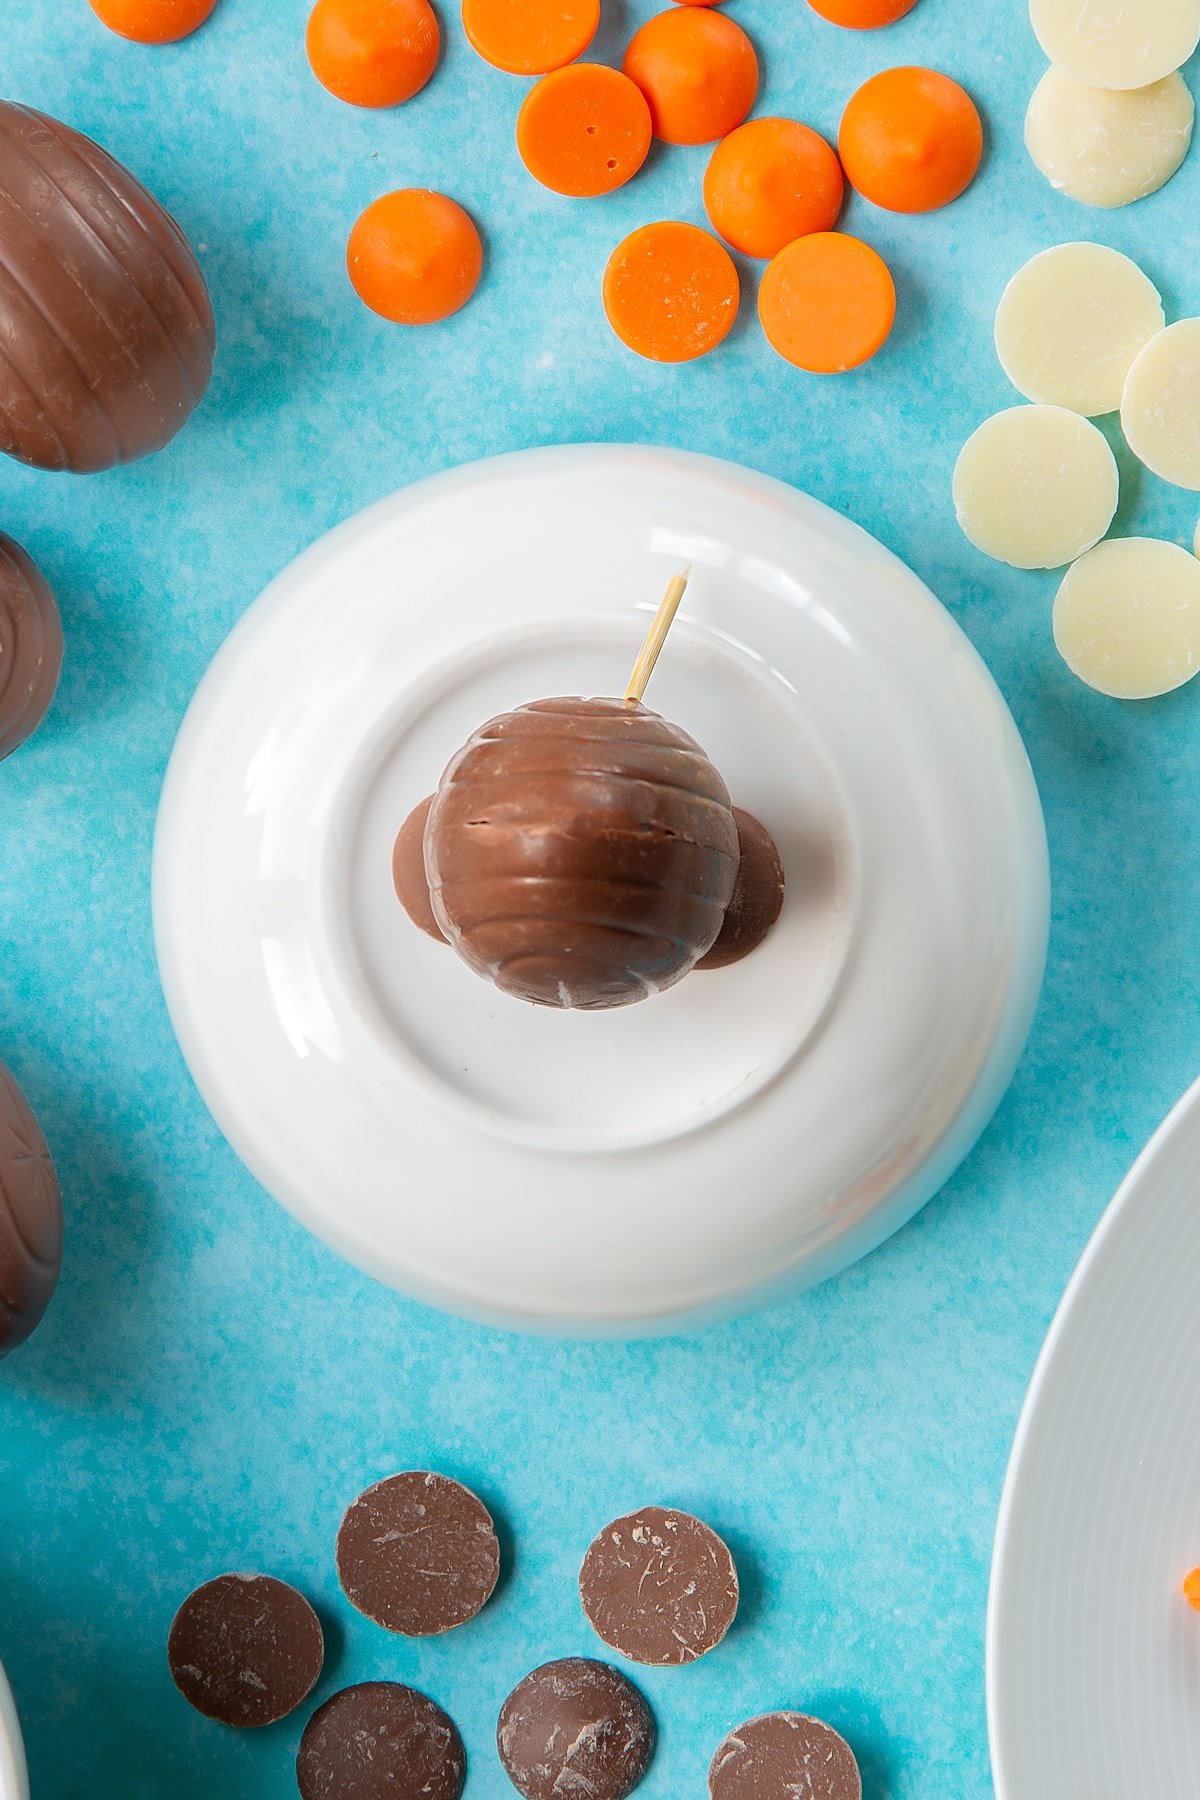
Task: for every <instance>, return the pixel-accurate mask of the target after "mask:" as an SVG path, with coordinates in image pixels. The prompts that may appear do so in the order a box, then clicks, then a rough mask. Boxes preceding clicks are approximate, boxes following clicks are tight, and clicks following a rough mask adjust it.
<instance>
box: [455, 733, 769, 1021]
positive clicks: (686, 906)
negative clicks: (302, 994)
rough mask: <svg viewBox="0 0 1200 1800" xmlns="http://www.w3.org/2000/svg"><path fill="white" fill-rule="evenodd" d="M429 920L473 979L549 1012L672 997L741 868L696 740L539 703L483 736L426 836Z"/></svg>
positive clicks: (459, 759) (461, 758)
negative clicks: (662, 994)
mask: <svg viewBox="0 0 1200 1800" xmlns="http://www.w3.org/2000/svg"><path fill="white" fill-rule="evenodd" d="M425 867H426V872H427V874H428V876H429V891H430V899H431V902H432V905H433V911H434V916H435V917H436V919H437V922H438V924H439V926H440V927H441V929H442V931H443V932H444V933H445V935H446V938H447V939H448V940H449V942H450V943H451V944H452V945H453V947H454V949H455V950H457V952H458V954H459V955H460V956H461V957H462V958H463V960H464V961H465V962H467V963H469V964H470V966H471V968H472V969H474V970H475V971H476V973H477V974H480V975H483V976H485V977H486V978H487V979H488V980H489V981H493V982H495V984H496V986H497V987H498V988H501V989H502V990H503V991H504V992H505V993H507V994H513V995H516V996H517V997H518V998H519V999H522V1000H530V1001H533V1002H535V1003H536V1004H539V1005H542V1006H559V1007H572V1006H573V1007H583V1008H587V1009H591V1010H600V1009H603V1008H607V1007H612V1006H626V1005H628V1004H629V1003H630V1002H631V1001H635V1000H644V999H645V998H646V997H647V996H648V995H649V994H653V993H657V992H659V991H661V990H662V989H663V988H668V987H671V986H673V985H674V983H675V982H677V981H679V980H680V979H681V978H682V977H683V976H684V975H686V974H687V973H688V971H689V969H692V968H694V966H695V964H696V961H697V959H698V958H699V957H701V956H703V955H704V953H705V952H706V951H707V950H708V949H709V948H710V947H711V946H712V944H713V943H714V942H715V940H716V938H717V935H718V933H719V932H720V929H721V925H722V922H723V920H724V917H725V908H726V907H727V905H728V904H729V900H730V897H731V895H732V893H733V888H734V881H735V878H736V876H737V869H738V833H737V825H736V824H735V822H734V817H733V812H732V810H731V807H730V800H729V792H728V789H727V788H726V786H725V783H724V782H723V781H722V779H721V777H720V775H719V774H718V772H717V770H716V769H715V768H714V767H713V765H712V763H711V762H709V760H708V758H707V756H706V755H705V754H704V752H703V750H702V749H701V748H700V746H699V744H697V743H696V741H695V739H694V738H691V737H689V736H688V734H687V733H686V732H685V731H681V730H680V729H679V728H678V726H675V725H671V724H669V723H668V722H667V720H666V719H663V718H661V717H660V716H659V715H658V714H657V713H653V712H649V711H647V709H646V708H645V707H644V706H640V705H638V704H636V703H635V702H631V701H625V700H609V699H601V700H573V699H563V700H538V701H535V702H534V703H533V704H532V705H530V706H523V707H520V708H519V709H518V710H517V711H516V712H511V713H504V714H502V715H501V716H500V717H499V718H497V719H492V720H491V721H490V722H489V723H488V724H487V725H484V726H483V727H481V729H480V730H479V731H477V732H476V733H475V735H474V736H473V737H472V738H471V740H470V742H469V743H468V744H467V745H466V746H465V747H464V748H463V749H462V750H461V751H460V752H459V753H458V755H457V756H456V757H455V758H454V760H453V761H452V762H451V764H450V766H449V768H448V769H447V770H446V772H445V774H444V775H443V777H442V780H441V784H440V786H439V788H438V791H437V795H436V797H435V799H434V803H433V807H432V809H431V811H430V815H429V821H428V824H427V826H426V829H425Z"/></svg>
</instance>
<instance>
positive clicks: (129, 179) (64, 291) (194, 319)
mask: <svg viewBox="0 0 1200 1800" xmlns="http://www.w3.org/2000/svg"><path fill="white" fill-rule="evenodd" d="M0 243H2V244H3V248H4V254H3V257H2V258H0V450H5V451H7V452H8V454H9V455H10V456H15V457H17V458H19V460H20V461H21V462H25V463H32V464H33V465H34V466H35V467H36V468H39V469H72V470H74V471H75V472H76V473H81V472H84V471H88V470H95V469H107V468H110V467H111V466H112V465H113V464H114V463H123V462H129V461H131V460H132V459H133V458H134V457H137V456H145V455H147V454H148V453H149V452H150V451H152V450H157V449H160V448H161V447H162V445H164V444H165V443H167V442H168V441H169V439H171V438H173V437H174V436H175V433H176V432H177V431H178V430H179V429H180V428H181V426H183V425H184V424H185V423H186V421H187V419H188V418H189V416H190V415H191V413H192V411H193V410H194V408H195V407H196V405H197V404H198V402H199V400H200V398H201V396H202V394H203V393H204V390H205V388H206V387H207V386H208V381H209V376H210V374H211V372H212V359H213V344H214V330H213V314H212V307H211V305H210V303H209V297H208V290H207V288H206V287H205V284H204V277H203V276H202V275H201V273H200V270H199V268H198V267H197V265H196V259H195V257H194V256H193V255H192V253H191V250H190V249H189V248H188V245H187V242H186V240H185V238H184V236H183V233H182V232H181V231H180V229H179V227H178V225H176V223H175V221H174V219H172V218H171V217H170V215H169V214H168V213H166V212H164V210H163V208H162V207H161V206H160V205H159V204H158V202H157V201H156V200H155V199H154V198H153V197H152V196H151V195H150V194H148V193H147V192H146V189H145V188H144V187H143V186H142V184H141V182H140V181H137V180H135V179H134V177H133V176H132V175H131V174H130V173H129V171H128V169H123V168H122V167H121V165H120V163H118V162H114V160H113V158H112V157H111V156H108V155H107V154H106V153H105V152H104V151H103V150H101V149H100V147H99V146H98V145H97V144H93V143H92V142H91V140H90V139H89V138H85V137H83V136H81V135H80V133H79V132H77V131H72V130H71V128H70V127H69V126H67V125H62V124H60V123H59V122H58V120H57V119H51V118H47V117H46V115H45V114H44V113H39V112H34V111H33V109H32V108H31V107H27V106H17V105H13V104H11V103H10V102H8V101H0Z"/></svg>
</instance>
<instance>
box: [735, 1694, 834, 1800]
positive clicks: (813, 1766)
mask: <svg viewBox="0 0 1200 1800" xmlns="http://www.w3.org/2000/svg"><path fill="white" fill-rule="evenodd" d="M708 1791H709V1794H710V1795H711V1797H712V1800H798V1797H799V1796H801V1795H803V1800H862V1777H861V1776H860V1775H859V1772H858V1764H857V1762H856V1761H855V1760H854V1752H853V1751H852V1750H851V1748H850V1746H849V1744H848V1743H847V1742H846V1740H845V1738H843V1737H839V1736H838V1734H837V1732H836V1731H835V1730H834V1729H833V1727H832V1726H831V1725H825V1724H823V1723H822V1721H821V1720H820V1719H810V1718H808V1717H806V1715H805V1714H804V1713H794V1712H777V1713H764V1714H763V1716H762V1717H761V1718H758V1719H750V1720H748V1721H747V1723H746V1724H745V1725H739V1726H738V1728H737V1730H736V1731H731V1732H730V1734H729V1736H728V1737H727V1738H726V1739H725V1742H724V1743H723V1744H722V1745H721V1747H720V1749H719V1750H718V1751H717V1754H716V1755H715V1756H714V1757H713V1759H712V1765H711V1767H710V1768H709V1771H708Z"/></svg>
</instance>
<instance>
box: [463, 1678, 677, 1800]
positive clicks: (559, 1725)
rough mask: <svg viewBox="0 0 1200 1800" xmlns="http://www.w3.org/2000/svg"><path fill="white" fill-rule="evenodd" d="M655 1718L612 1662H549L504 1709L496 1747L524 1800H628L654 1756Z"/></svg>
mask: <svg viewBox="0 0 1200 1800" xmlns="http://www.w3.org/2000/svg"><path fill="white" fill-rule="evenodd" d="M655 1735H656V1734H655V1728H654V1716H653V1714H652V1713H651V1711H650V1708H649V1706H648V1705H647V1704H646V1702H645V1700H644V1699H643V1697H642V1695H641V1694H640V1693H639V1692H638V1690H637V1688H635V1687H634V1685H633V1683H632V1682H631V1681H627V1680H626V1679H625V1677H624V1675H621V1674H618V1672H617V1670H616V1669H612V1668H610V1667H609V1666H608V1664H607V1663H601V1662H592V1661H590V1660H588V1659H587V1658H585V1657H579V1656H569V1657H565V1658H564V1659H563V1660H562V1661H561V1662H551V1663H543V1665H542V1667H541V1668H540V1669H535V1670H534V1671H533V1673H532V1675H527V1676H526V1677H525V1679H524V1681H522V1682H521V1683H520V1685H519V1686H518V1687H515V1688H514V1689H513V1691H512V1693H511V1694H510V1695H509V1696H508V1699H507V1700H506V1701H505V1702H504V1707H503V1710H502V1711H501V1714H500V1723H499V1726H498V1727H497V1731H496V1747H497V1749H498V1751H499V1753H500V1761H501V1762H502V1763H503V1764H504V1769H505V1772H506V1774H507V1775H508V1778H509V1780H510V1781H511V1782H512V1784H513V1786H514V1787H515V1788H516V1790H517V1792H518V1793H519V1794H523V1795H524V1796H525V1800H566V1797H567V1796H569V1795H570V1796H575V1795H578V1796H579V1800H625V1796H626V1794H631V1793H632V1792H633V1790H634V1788H635V1787H637V1785H638V1783H639V1782H640V1781H641V1779H642V1777H643V1776H644V1775H645V1773H646V1771H647V1769H648V1768H649V1767H650V1763H651V1760H652V1758H653V1756H654V1741H655Z"/></svg>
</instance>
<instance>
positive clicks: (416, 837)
mask: <svg viewBox="0 0 1200 1800" xmlns="http://www.w3.org/2000/svg"><path fill="white" fill-rule="evenodd" d="M433 800H434V796H433V795H432V794H430V795H429V796H428V798H427V799H424V800H422V801H421V804H420V805H419V806H414V807H413V809H412V811H411V812H410V813H409V815H408V817H407V819H405V821H404V823H403V825H402V826H401V827H400V831H399V835H398V836H397V838H396V847H395V849H394V850H393V851H392V880H393V881H394V883H395V885H396V898H397V900H399V902H400V904H401V906H402V907H403V908H404V910H405V912H406V913H407V914H408V916H409V918H410V919H411V920H412V922H413V924H414V925H416V926H418V927H419V928H420V930H422V931H424V932H426V933H427V934H428V935H429V936H430V937H431V938H436V939H437V941H438V943H439V944H444V943H445V941H446V934H445V932H444V931H443V930H442V928H441V926H440V925H439V924H438V922H437V920H436V919H435V918H434V916H433V906H432V904H431V902H430V899H429V882H428V879H427V877H426V874H425V821H426V820H427V819H428V817H429V809H430V807H431V806H432V805H433Z"/></svg>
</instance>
